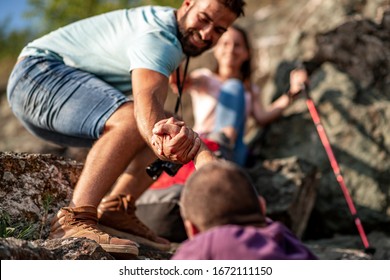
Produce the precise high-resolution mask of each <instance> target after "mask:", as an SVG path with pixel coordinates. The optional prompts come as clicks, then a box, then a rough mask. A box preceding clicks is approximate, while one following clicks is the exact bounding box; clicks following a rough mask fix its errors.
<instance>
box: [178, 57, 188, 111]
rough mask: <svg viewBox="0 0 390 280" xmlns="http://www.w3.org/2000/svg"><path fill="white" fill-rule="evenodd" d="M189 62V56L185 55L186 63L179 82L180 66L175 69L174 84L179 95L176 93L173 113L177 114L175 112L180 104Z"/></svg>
mask: <svg viewBox="0 0 390 280" xmlns="http://www.w3.org/2000/svg"><path fill="white" fill-rule="evenodd" d="M189 62H190V57H189V56H187V59H186V64H185V66H184V74H183V81H182V82H180V67H177V69H176V85H177V90H178V93H179V95H178V97H177V101H176V106H175V114H177V112H179V106H180V105H181V96H182V93H183V87H184V83H185V81H186V76H187V70H188V63H189Z"/></svg>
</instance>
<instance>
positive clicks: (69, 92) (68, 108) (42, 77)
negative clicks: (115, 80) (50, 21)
mask: <svg viewBox="0 0 390 280" xmlns="http://www.w3.org/2000/svg"><path fill="white" fill-rule="evenodd" d="M7 96H8V101H9V104H10V106H11V109H12V111H13V112H14V114H15V115H16V117H17V118H18V119H19V120H20V121H21V122H22V123H23V125H24V126H25V127H26V128H27V129H28V130H29V131H30V132H31V133H32V134H34V135H36V136H38V137H40V138H42V139H44V140H47V141H50V142H54V143H56V144H59V145H61V146H76V147H88V146H91V145H92V144H93V143H94V141H95V140H96V139H98V138H99V136H100V135H101V134H102V132H103V130H104V125H105V123H106V121H107V120H108V118H109V117H110V116H111V115H112V114H113V113H114V112H115V110H116V109H118V108H119V106H121V105H122V104H124V103H125V102H128V101H129V98H128V97H127V96H126V95H125V94H123V93H122V92H120V91H119V90H117V89H116V88H114V87H113V86H111V85H109V84H107V83H105V82H104V81H102V80H101V79H99V78H98V77H96V76H95V75H93V74H90V73H87V72H84V71H81V70H79V69H76V68H72V67H69V66H67V65H65V64H64V63H63V62H62V61H60V60H58V59H51V58H50V57H39V56H38V57H34V56H30V57H25V58H24V59H23V60H21V61H20V62H19V63H17V64H16V66H15V68H14V70H13V72H12V74H11V76H10V79H9V82H8V88H7Z"/></svg>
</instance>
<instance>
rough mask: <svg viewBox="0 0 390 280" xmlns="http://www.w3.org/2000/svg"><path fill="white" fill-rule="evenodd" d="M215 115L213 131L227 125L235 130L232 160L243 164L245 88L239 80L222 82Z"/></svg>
mask: <svg viewBox="0 0 390 280" xmlns="http://www.w3.org/2000/svg"><path fill="white" fill-rule="evenodd" d="M215 115H216V117H215V128H214V131H215V132H218V131H221V129H222V128H224V127H229V126H231V127H234V129H235V130H236V132H237V139H236V144H235V147H234V149H233V161H234V162H235V163H237V164H239V165H242V166H243V165H244V164H245V161H246V157H247V153H248V151H247V146H246V144H245V143H244V133H245V122H246V112H245V88H244V85H243V83H242V82H241V81H240V80H238V79H228V80H227V81H225V82H224V83H223V85H222V87H221V92H220V94H219V98H218V104H217V108H216V110H215Z"/></svg>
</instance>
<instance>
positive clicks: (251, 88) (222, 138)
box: [185, 25, 308, 166]
mask: <svg viewBox="0 0 390 280" xmlns="http://www.w3.org/2000/svg"><path fill="white" fill-rule="evenodd" d="M213 54H214V56H215V59H216V61H217V67H216V69H215V71H211V70H210V69H208V68H200V69H197V70H194V71H193V72H192V73H191V74H190V75H189V78H188V80H187V81H186V87H185V90H186V91H187V92H189V93H190V95H191V99H192V106H193V114H194V131H196V132H197V133H198V134H199V135H200V136H201V137H203V138H208V139H211V140H214V141H216V142H217V143H219V144H220V146H222V147H223V148H224V149H223V150H225V151H229V152H228V153H226V152H225V153H224V156H225V157H227V159H230V160H232V161H234V162H236V163H237V164H239V165H242V166H243V165H244V164H245V161H246V158H247V146H246V144H245V143H244V133H245V123H246V120H247V118H248V117H249V116H252V117H253V118H254V119H255V121H256V123H257V124H258V125H259V126H265V125H267V124H269V123H271V122H272V121H274V120H276V119H277V118H278V117H280V116H281V115H282V113H283V111H284V110H285V109H286V108H287V107H288V106H289V105H290V104H291V102H292V99H293V97H294V96H295V95H297V94H298V93H299V92H300V90H301V88H302V85H303V84H305V83H307V79H308V76H307V73H306V71H305V70H303V69H296V70H293V71H292V72H291V73H290V88H289V90H288V91H287V92H286V93H285V94H283V95H281V96H280V97H279V98H278V99H276V100H275V101H274V102H273V103H271V104H270V105H269V106H267V107H265V106H264V104H263V103H262V100H261V96H260V90H259V88H258V87H257V86H256V85H254V84H253V83H252V81H251V72H252V71H251V63H252V62H251V47H250V43H249V39H248V36H247V33H246V32H245V31H244V30H243V29H242V28H240V27H238V26H237V25H233V26H231V27H230V28H229V29H228V30H227V31H226V32H225V33H224V34H223V35H222V37H221V38H220V39H219V41H218V43H217V45H216V46H215V47H214V49H213Z"/></svg>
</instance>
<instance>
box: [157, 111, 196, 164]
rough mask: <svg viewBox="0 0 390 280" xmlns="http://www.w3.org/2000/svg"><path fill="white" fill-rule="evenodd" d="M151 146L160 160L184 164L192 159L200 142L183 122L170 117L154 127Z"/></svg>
mask: <svg viewBox="0 0 390 280" xmlns="http://www.w3.org/2000/svg"><path fill="white" fill-rule="evenodd" d="M151 144H152V146H153V148H154V150H155V153H156V155H157V156H158V157H159V158H160V159H162V160H167V161H171V162H175V163H182V164H185V163H187V162H189V161H191V160H193V159H194V157H195V155H196V154H197V153H198V150H199V148H200V145H201V140H200V139H199V136H198V134H197V133H196V132H194V131H193V130H192V129H191V128H189V127H187V126H186V125H185V123H184V122H183V121H179V120H176V119H175V118H173V117H172V118H169V119H163V120H161V121H159V122H157V123H156V124H155V125H154V128H153V136H152V141H151Z"/></svg>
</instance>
